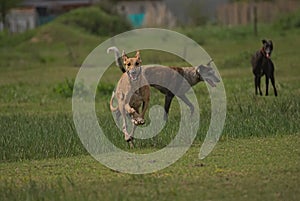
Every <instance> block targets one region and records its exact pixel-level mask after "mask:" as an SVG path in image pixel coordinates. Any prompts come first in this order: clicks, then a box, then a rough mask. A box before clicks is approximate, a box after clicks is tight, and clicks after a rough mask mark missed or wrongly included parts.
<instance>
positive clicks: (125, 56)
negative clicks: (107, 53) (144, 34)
mask: <svg viewBox="0 0 300 201" xmlns="http://www.w3.org/2000/svg"><path fill="white" fill-rule="evenodd" d="M122 59H123V61H126V60H127V59H128V56H127V55H126V54H125V50H123V52H122Z"/></svg>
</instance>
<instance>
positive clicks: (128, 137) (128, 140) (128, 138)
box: [125, 134, 133, 142]
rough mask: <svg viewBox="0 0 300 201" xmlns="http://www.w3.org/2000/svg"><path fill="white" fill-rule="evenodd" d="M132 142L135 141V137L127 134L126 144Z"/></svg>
mask: <svg viewBox="0 0 300 201" xmlns="http://www.w3.org/2000/svg"><path fill="white" fill-rule="evenodd" d="M132 140H133V137H132V136H131V135H129V134H125V141H126V142H130V141H132Z"/></svg>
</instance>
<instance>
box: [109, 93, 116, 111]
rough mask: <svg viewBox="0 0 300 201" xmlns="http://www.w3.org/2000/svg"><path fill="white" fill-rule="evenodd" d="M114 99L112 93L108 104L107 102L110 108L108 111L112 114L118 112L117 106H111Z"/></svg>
mask: <svg viewBox="0 0 300 201" xmlns="http://www.w3.org/2000/svg"><path fill="white" fill-rule="evenodd" d="M114 98H115V92H114V91H113V93H112V95H111V98H110V102H109V107H110V110H111V111H112V112H115V111H117V110H118V106H117V107H114V106H113V100H114Z"/></svg>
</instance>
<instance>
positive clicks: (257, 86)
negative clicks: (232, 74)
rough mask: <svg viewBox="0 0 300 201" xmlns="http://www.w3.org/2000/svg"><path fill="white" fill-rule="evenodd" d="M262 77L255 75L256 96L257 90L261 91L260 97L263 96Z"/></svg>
mask: <svg viewBox="0 0 300 201" xmlns="http://www.w3.org/2000/svg"><path fill="white" fill-rule="evenodd" d="M260 77H261V76H260V75H255V78H254V79H255V80H254V81H255V94H256V95H257V89H258V90H259V95H261V96H262V92H261V88H260Z"/></svg>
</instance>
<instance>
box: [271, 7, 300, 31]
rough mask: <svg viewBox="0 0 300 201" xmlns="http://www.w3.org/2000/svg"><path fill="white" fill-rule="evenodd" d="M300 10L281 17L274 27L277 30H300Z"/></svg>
mask: <svg viewBox="0 0 300 201" xmlns="http://www.w3.org/2000/svg"><path fill="white" fill-rule="evenodd" d="M299 11H300V10H298V12H294V13H289V14H286V15H283V16H281V17H280V18H279V19H278V20H277V21H276V22H274V27H275V28H277V29H282V30H286V29H293V28H300V12H299Z"/></svg>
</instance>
